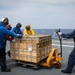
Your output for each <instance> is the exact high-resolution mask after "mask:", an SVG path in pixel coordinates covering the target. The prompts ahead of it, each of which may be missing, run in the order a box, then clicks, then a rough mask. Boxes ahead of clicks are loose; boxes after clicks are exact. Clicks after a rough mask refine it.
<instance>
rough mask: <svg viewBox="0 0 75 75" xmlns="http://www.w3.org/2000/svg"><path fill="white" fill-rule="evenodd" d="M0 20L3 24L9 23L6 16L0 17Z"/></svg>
mask: <svg viewBox="0 0 75 75" xmlns="http://www.w3.org/2000/svg"><path fill="white" fill-rule="evenodd" d="M1 22H2V23H3V24H4V25H8V24H9V20H8V18H7V17H4V18H2V19H1Z"/></svg>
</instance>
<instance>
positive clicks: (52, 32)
mask: <svg viewBox="0 0 75 75" xmlns="http://www.w3.org/2000/svg"><path fill="white" fill-rule="evenodd" d="M33 30H34V31H35V34H49V35H51V36H52V37H57V35H56V34H55V31H56V30H57V29H33ZM71 31H73V29H61V32H62V33H69V32H71Z"/></svg>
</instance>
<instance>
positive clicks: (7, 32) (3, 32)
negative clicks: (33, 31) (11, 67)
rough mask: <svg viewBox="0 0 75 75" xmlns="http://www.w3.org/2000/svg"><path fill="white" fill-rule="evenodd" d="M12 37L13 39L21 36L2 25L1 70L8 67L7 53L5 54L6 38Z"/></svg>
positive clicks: (0, 45)
mask: <svg viewBox="0 0 75 75" xmlns="http://www.w3.org/2000/svg"><path fill="white" fill-rule="evenodd" d="M7 35H9V36H12V37H17V38H18V37H19V35H17V34H15V33H13V32H10V31H9V30H7V29H6V28H5V26H4V25H3V24H2V23H0V66H1V69H5V68H6V67H7V66H6V53H5V46H6V40H7V39H6V36H7Z"/></svg>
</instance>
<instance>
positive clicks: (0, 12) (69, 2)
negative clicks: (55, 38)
mask: <svg viewBox="0 0 75 75" xmlns="http://www.w3.org/2000/svg"><path fill="white" fill-rule="evenodd" d="M3 17H8V19H9V22H10V24H11V25H12V27H14V26H16V23H17V22H20V23H21V24H22V28H25V26H26V24H30V26H31V28H32V29H58V28H61V29H74V28H75V0H0V20H1V19H2V18H3Z"/></svg>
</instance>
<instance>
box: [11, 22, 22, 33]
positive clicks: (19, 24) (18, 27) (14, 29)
mask: <svg viewBox="0 0 75 75" xmlns="http://www.w3.org/2000/svg"><path fill="white" fill-rule="evenodd" d="M21 27H22V25H21V23H17V25H16V27H13V28H12V29H11V31H12V32H14V33H16V34H22V31H21V29H20V28H21Z"/></svg>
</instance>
